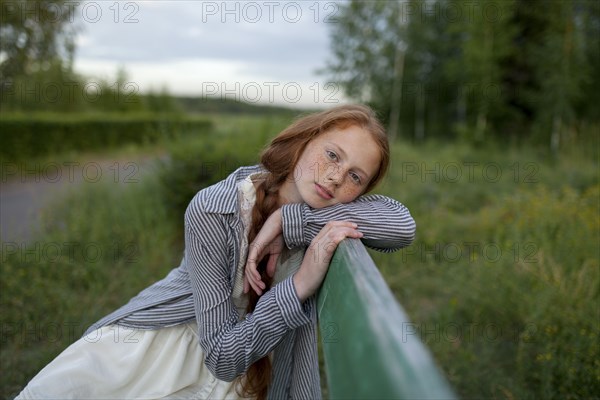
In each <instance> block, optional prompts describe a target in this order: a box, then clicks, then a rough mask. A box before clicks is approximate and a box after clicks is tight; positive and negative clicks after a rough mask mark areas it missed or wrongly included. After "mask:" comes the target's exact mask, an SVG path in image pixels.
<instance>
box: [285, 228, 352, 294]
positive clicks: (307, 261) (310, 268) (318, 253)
mask: <svg viewBox="0 0 600 400" xmlns="http://www.w3.org/2000/svg"><path fill="white" fill-rule="evenodd" d="M357 228H358V226H357V225H356V224H355V223H353V222H348V221H330V222H328V223H327V224H326V225H325V226H324V227H323V229H321V231H320V232H319V233H318V234H317V236H315V238H314V239H313V240H312V242H311V244H310V246H309V247H308V250H307V251H306V254H305V255H304V259H303V260H302V265H301V266H300V269H299V270H298V272H296V273H295V274H294V277H293V282H294V287H295V288H296V293H297V294H298V297H299V299H300V301H301V302H303V301H304V300H306V299H307V298H309V297H310V296H311V295H312V294H313V293H315V292H316V291H317V289H318V288H319V286H321V283H322V282H323V279H324V278H325V274H326V273H327V269H328V268H329V262H330V261H331V257H333V253H335V249H336V248H337V246H338V244H339V243H340V242H341V241H342V240H344V239H345V238H347V237H349V238H356V239H359V238H361V237H362V236H363V234H362V232H360V231H358V229H357Z"/></svg>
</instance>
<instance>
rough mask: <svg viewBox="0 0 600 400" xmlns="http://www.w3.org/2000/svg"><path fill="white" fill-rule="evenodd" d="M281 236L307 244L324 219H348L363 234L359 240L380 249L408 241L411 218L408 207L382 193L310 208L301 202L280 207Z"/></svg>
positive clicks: (411, 231) (293, 243)
mask: <svg viewBox="0 0 600 400" xmlns="http://www.w3.org/2000/svg"><path fill="white" fill-rule="evenodd" d="M281 212H282V217H283V224H282V228H283V237H284V239H285V243H286V244H287V246H288V247H290V248H291V247H296V246H308V245H310V243H311V241H312V240H313V239H314V238H315V237H316V236H317V234H318V233H319V232H320V231H321V229H322V228H323V227H324V226H325V224H326V223H327V222H328V221H351V222H354V223H356V224H357V225H358V230H359V231H360V232H362V233H363V234H364V236H363V237H362V239H361V240H362V242H363V243H364V244H365V245H366V246H369V247H371V248H373V249H375V250H379V251H382V252H392V251H396V250H398V249H400V248H402V247H406V246H408V245H409V244H411V243H412V241H413V239H414V237H415V228H416V225H415V221H414V220H413V218H412V216H411V215H410V212H409V211H408V209H407V208H406V207H405V206H404V205H402V204H401V203H399V202H397V201H396V200H394V199H391V198H389V197H386V196H382V195H368V196H361V197H359V198H357V199H356V200H355V201H353V202H351V203H345V204H336V205H334V206H331V207H325V208H311V207H309V206H308V205H306V204H305V203H296V204H286V205H284V206H282V207H281Z"/></svg>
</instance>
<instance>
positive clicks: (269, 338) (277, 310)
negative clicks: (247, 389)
mask: <svg viewBox="0 0 600 400" xmlns="http://www.w3.org/2000/svg"><path fill="white" fill-rule="evenodd" d="M229 218H233V217H232V216H231V215H223V214H218V213H206V212H203V211H198V209H197V208H194V207H190V208H188V211H187V212H186V216H185V259H186V264H187V269H188V273H189V276H190V281H191V286H192V292H193V298H194V308H195V312H196V319H197V322H198V334H199V342H200V346H201V347H202V349H203V350H204V352H205V353H206V359H205V364H206V366H207V367H208V368H209V369H210V371H211V372H212V373H213V375H214V376H215V377H217V378H218V379H221V380H225V381H232V380H233V379H234V378H235V377H236V376H238V375H240V374H242V373H244V372H245V371H246V370H247V369H248V368H249V366H250V365H251V364H252V363H253V362H254V361H256V360H258V359H259V358H261V357H263V356H265V355H267V354H268V353H269V352H270V351H271V350H273V348H274V347H275V346H276V345H277V344H278V343H279V341H280V340H281V339H282V337H283V336H284V334H285V333H287V332H288V331H289V330H291V329H295V328H297V327H299V326H302V325H304V324H307V323H309V322H310V318H309V316H310V307H311V305H310V302H306V303H304V304H301V303H300V301H299V299H298V295H297V294H296V292H295V289H294V285H293V282H292V277H290V278H288V279H286V280H284V281H283V282H281V283H279V284H277V285H275V286H274V287H273V288H272V289H271V290H269V291H268V292H267V293H265V294H264V295H263V296H262V297H261V298H260V300H259V301H258V304H257V305H256V308H255V310H254V312H253V313H252V314H248V315H247V316H246V319H244V320H242V321H239V315H238V312H237V310H236V308H235V306H234V304H233V301H232V299H231V293H232V287H231V281H230V275H231V268H232V266H231V261H230V252H231V251H233V250H232V247H233V246H235V242H234V241H233V240H231V239H230V238H229V236H230V235H228V229H230V228H229V223H230V222H231V221H229Z"/></svg>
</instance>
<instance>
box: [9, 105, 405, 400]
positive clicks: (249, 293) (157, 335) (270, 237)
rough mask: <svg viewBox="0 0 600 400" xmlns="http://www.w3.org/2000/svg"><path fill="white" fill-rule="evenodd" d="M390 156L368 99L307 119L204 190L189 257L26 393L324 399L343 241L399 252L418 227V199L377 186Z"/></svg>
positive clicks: (195, 207) (189, 222)
mask: <svg viewBox="0 0 600 400" xmlns="http://www.w3.org/2000/svg"><path fill="white" fill-rule="evenodd" d="M388 163H389V147H388V142H387V137H386V135H385V132H384V130H383V128H382V126H381V124H380V123H379V122H378V121H377V119H376V117H375V115H374V113H373V111H372V110H371V109H369V108H367V107H365V106H361V105H345V106H340V107H337V108H333V109H330V110H326V111H323V112H319V113H315V114H311V115H308V116H305V117H303V118H301V119H298V120H297V121H295V122H294V123H293V124H292V125H290V126H289V127H288V128H286V129H285V130H284V131H283V132H281V133H280V134H279V135H278V136H277V137H276V138H275V139H273V141H272V142H271V144H270V145H269V146H268V147H267V148H266V150H265V151H264V152H263V154H262V157H261V164H260V165H257V166H253V167H242V168H239V169H238V170H236V171H235V172H233V173H232V174H231V175H230V176H229V177H228V178H226V179H225V180H223V181H221V182H219V183H217V184H215V185H213V186H210V187H208V188H205V189H203V190H201V191H200V192H198V194H197V195H196V196H195V197H194V199H192V201H191V202H190V204H189V206H188V208H187V211H186V213H185V253H184V257H183V260H182V262H181V265H180V266H179V267H177V268H175V269H173V270H172V271H171V272H170V273H169V274H168V275H167V277H166V278H164V279H163V280H161V281H159V282H157V283H155V284H154V285H152V286H150V287H148V288H147V289H145V290H143V291H142V292H141V293H139V294H138V295H137V296H136V297H134V298H133V299H131V300H130V301H129V303H127V304H126V305H125V306H123V307H121V308H120V309H118V310H116V311H115V312H113V313H111V314H110V315H108V316H106V317H104V318H103V319H101V320H100V321H98V322H97V323H95V324H94V325H92V326H91V327H90V328H89V329H88V331H87V332H86V335H85V336H84V337H83V338H81V339H80V340H78V341H77V342H75V343H74V344H73V345H71V346H70V347H68V348H67V349H66V350H65V351H64V352H63V353H61V354H60V355H59V356H58V357H57V358H56V359H55V360H54V361H52V362H51V363H50V364H49V365H48V366H46V367H45V368H44V369H43V370H42V371H41V372H40V373H39V374H38V375H37V376H36V377H34V378H33V380H32V381H31V382H29V384H28V385H27V387H26V388H25V389H24V390H23V391H22V392H21V394H20V395H19V396H18V399H27V398H61V399H64V398H76V399H82V398H94V399H97V398H127V399H131V398H143V399H150V398H152V399H155V398H200V399H206V398H240V397H242V398H258V399H264V398H267V397H268V398H294V399H296V398H305V399H306V398H310V399H316V398H320V397H321V393H320V382H319V366H318V357H317V336H316V323H317V318H316V307H315V305H316V291H317V289H318V288H319V286H320V284H321V282H322V281H323V278H324V276H325V274H326V272H327V268H328V265H329V262H330V260H331V256H332V255H333V253H334V251H335V248H336V247H337V245H338V243H339V242H340V241H341V240H343V239H344V238H357V239H361V240H362V241H363V243H364V244H365V245H367V246H370V247H372V248H374V249H377V250H381V251H385V252H389V251H394V250H397V249H399V248H401V247H404V246H407V245H408V244H410V243H411V241H412V240H413V237H414V232H415V223H414V221H413V219H412V217H411V215H410V213H409V211H408V210H407V209H406V207H404V206H403V205H402V204H400V203H398V202H397V201H395V200H392V199H390V198H387V197H384V196H380V195H369V196H363V195H364V194H365V193H367V192H368V191H370V190H371V189H372V188H373V187H374V186H375V185H376V184H377V183H378V182H379V181H380V180H381V179H382V178H383V176H384V174H385V172H386V170H387V168H388Z"/></svg>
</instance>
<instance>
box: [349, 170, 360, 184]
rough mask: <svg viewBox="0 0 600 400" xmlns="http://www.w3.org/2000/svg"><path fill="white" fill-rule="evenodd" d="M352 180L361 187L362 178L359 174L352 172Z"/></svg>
mask: <svg viewBox="0 0 600 400" xmlns="http://www.w3.org/2000/svg"><path fill="white" fill-rule="evenodd" d="M350 178H352V180H353V181H354V182H355V183H358V184H359V185H360V176H358V175H357V174H355V173H354V172H350Z"/></svg>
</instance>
